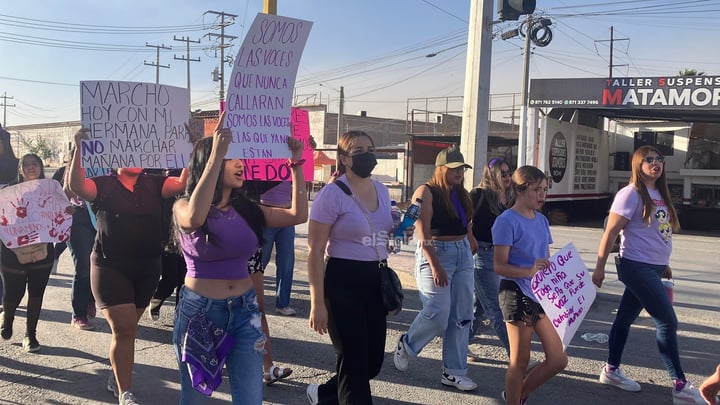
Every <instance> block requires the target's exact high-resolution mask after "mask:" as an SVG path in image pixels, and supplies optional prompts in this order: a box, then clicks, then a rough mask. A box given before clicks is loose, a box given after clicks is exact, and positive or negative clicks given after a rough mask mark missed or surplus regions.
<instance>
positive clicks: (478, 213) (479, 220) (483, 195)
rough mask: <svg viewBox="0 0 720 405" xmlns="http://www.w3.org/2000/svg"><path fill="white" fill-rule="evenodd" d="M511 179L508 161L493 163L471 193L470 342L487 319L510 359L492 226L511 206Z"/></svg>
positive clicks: (469, 354) (492, 161) (495, 160)
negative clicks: (473, 248) (473, 243)
mask: <svg viewBox="0 0 720 405" xmlns="http://www.w3.org/2000/svg"><path fill="white" fill-rule="evenodd" d="M511 177H512V170H511V169H510V165H509V164H508V163H507V162H506V161H505V160H503V159H502V158H499V157H496V158H493V159H490V162H488V164H487V166H486V167H485V168H483V174H482V179H481V180H480V184H478V186H477V187H475V188H473V189H472V190H471V191H470V200H471V202H472V205H473V207H474V208H473V220H472V233H473V236H474V237H475V240H476V241H477V243H478V250H477V253H475V255H474V256H473V259H474V260H475V314H474V318H475V319H474V320H473V324H472V327H471V328H470V340H472V338H473V336H475V334H476V333H477V331H478V329H479V328H480V324H481V323H482V322H483V321H484V320H485V317H487V318H488V319H489V320H490V325H491V326H492V328H493V329H494V330H495V334H496V335H497V337H498V339H499V340H500V343H501V344H502V346H503V347H504V348H505V351H506V352H507V354H508V356H509V355H510V344H509V343H508V336H507V329H506V328H505V322H504V321H503V315H502V312H501V311H500V303H499V302H498V289H499V286H500V279H499V278H498V275H497V274H496V273H495V266H494V264H493V260H494V259H493V256H494V249H493V238H492V226H493V224H494V223H495V219H496V218H497V217H498V215H500V214H502V212H503V211H505V210H506V209H507V206H508V204H509V203H510V184H511V180H510V178H511ZM468 357H470V358H472V359H478V360H479V358H478V357H477V355H475V354H473V353H472V351H470V350H469V349H468Z"/></svg>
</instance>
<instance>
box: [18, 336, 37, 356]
mask: <svg viewBox="0 0 720 405" xmlns="http://www.w3.org/2000/svg"><path fill="white" fill-rule="evenodd" d="M22 347H23V350H25V351H26V352H28V353H36V352H39V351H40V342H38V340H37V338H36V337H35V335H31V336H25V339H23V342H22Z"/></svg>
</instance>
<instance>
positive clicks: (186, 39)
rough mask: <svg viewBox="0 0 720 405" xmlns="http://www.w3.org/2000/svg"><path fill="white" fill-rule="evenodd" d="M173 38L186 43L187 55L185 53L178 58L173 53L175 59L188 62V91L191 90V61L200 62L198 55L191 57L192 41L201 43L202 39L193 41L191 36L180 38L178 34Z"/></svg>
mask: <svg viewBox="0 0 720 405" xmlns="http://www.w3.org/2000/svg"><path fill="white" fill-rule="evenodd" d="M173 40H174V41H180V42H185V45H186V55H185V56H180V57H179V58H178V57H177V56H175V55H173V59H175V60H184V61H186V62H187V89H188V91H189V90H190V62H200V58H199V57H197V58H191V57H190V43H191V42H192V43H195V44H199V43H200V40H199V39H198V40H197V41H193V40H191V39H190V37H187V38H185V37H182V38H178V37H176V36H173Z"/></svg>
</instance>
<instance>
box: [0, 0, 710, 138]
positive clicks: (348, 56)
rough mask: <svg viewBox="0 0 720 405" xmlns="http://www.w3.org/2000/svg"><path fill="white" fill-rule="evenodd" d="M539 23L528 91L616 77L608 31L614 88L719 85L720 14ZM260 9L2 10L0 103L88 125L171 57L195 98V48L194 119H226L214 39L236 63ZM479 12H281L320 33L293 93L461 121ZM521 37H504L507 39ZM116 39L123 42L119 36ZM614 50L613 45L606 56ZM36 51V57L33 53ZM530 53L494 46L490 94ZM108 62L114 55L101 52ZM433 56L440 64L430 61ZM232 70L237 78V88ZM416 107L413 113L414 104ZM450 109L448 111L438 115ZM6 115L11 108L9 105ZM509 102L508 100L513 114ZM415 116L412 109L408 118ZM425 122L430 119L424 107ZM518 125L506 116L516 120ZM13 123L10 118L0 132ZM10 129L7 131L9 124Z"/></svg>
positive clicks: (405, 6) (624, 7)
mask: <svg viewBox="0 0 720 405" xmlns="http://www.w3.org/2000/svg"><path fill="white" fill-rule="evenodd" d="M537 3H538V13H539V14H543V15H544V16H546V17H549V18H550V19H551V20H552V22H553V26H552V30H553V40H552V42H551V43H550V45H548V46H547V47H545V48H534V49H533V54H532V55H533V56H532V58H531V77H534V78H549V77H606V76H607V73H608V57H609V48H608V42H607V40H608V39H609V36H610V26H611V25H612V26H614V30H615V37H616V38H618V39H620V38H627V39H629V40H623V41H617V42H616V43H615V52H614V60H613V63H614V64H616V65H625V66H617V67H615V68H614V76H615V77H622V76H661V75H675V74H677V72H678V70H680V69H684V68H694V69H697V70H699V71H704V72H706V74H708V75H718V74H720V42H719V41H717V40H716V39H714V38H715V37H717V36H718V33H719V31H720V26H719V25H718V24H717V21H718V20H719V19H720V0H674V1H671V0H625V1H619V0H609V1H600V0H538V1H537ZM262 5H263V2H262V0H235V1H232V2H231V1H224V0H218V1H209V2H199V1H192V2H185V1H169V0H151V1H147V0H146V1H137V0H126V1H123V2H113V1H111V2H98V1H90V0H64V1H56V0H53V1H51V0H38V1H34V2H27V1H23V2H9V1H4V2H2V3H1V4H0V55H2V59H3V63H2V68H0V96H2V94H3V93H4V92H7V95H8V96H10V97H14V99H11V100H8V104H15V105H16V107H8V108H7V125H8V126H13V125H22V124H36V123H45V122H57V121H72V120H77V119H79V103H80V102H79V89H78V82H79V81H81V80H130V81H147V82H154V81H155V68H154V67H152V66H146V65H144V62H148V63H152V62H154V61H155V49H154V48H149V47H146V46H145V44H146V43H149V44H151V45H159V44H164V45H166V46H172V47H173V49H172V50H169V51H162V52H161V54H160V55H161V56H160V63H161V64H162V65H167V64H170V66H171V67H170V68H169V69H164V68H163V69H161V70H160V81H161V83H163V84H168V85H175V86H185V84H186V63H185V62H184V61H180V60H174V59H173V55H176V56H178V57H179V56H184V55H185V43H183V42H178V41H174V40H173V37H174V36H175V37H178V38H180V37H189V38H190V39H192V40H197V39H201V44H192V51H191V58H197V57H200V58H201V62H199V63H198V62H192V63H191V65H190V71H191V88H192V93H191V102H192V108H193V109H197V108H201V109H215V108H217V99H218V91H219V83H218V82H213V81H212V80H211V73H210V72H211V71H212V70H213V69H214V68H215V67H216V66H218V65H219V53H217V56H216V52H215V51H214V50H212V49H211V48H212V45H213V42H212V41H211V40H210V39H209V38H208V37H205V34H207V33H208V32H218V31H212V30H210V29H209V28H210V26H211V25H212V24H213V23H215V22H216V16H215V15H212V14H204V13H205V12H206V11H208V10H214V11H224V12H226V13H230V14H235V15H237V16H238V17H237V18H236V19H235V23H234V24H233V25H231V26H229V27H228V28H227V29H226V33H227V34H229V35H234V36H237V37H239V38H238V39H236V40H235V41H234V43H235V44H236V45H235V46H234V47H232V48H229V50H228V52H227V53H226V54H232V55H234V54H235V53H236V52H237V50H238V48H239V45H240V43H241V41H242V38H243V36H244V34H245V30H246V28H247V27H249V26H250V25H251V23H252V21H253V19H254V17H255V15H256V14H257V13H258V12H261V11H262ZM469 10H470V0H342V1H330V0H323V1H320V0H278V14H279V15H284V16H288V17H294V18H300V19H304V20H309V21H312V22H313V23H314V25H313V29H312V31H311V33H310V37H309V39H308V42H307V46H306V48H305V52H304V54H303V57H302V61H301V63H300V69H299V71H298V78H297V82H296V94H297V96H298V98H299V99H303V100H312V101H315V102H318V103H319V102H322V103H326V104H328V106H329V111H330V112H337V98H338V91H337V90H338V89H339V87H340V86H343V87H344V90H345V97H346V104H345V112H346V113H348V114H355V113H357V112H359V111H361V110H365V111H367V113H368V115H370V116H378V117H389V118H400V119H404V118H405V117H406V115H407V111H408V108H416V107H418V104H417V103H418V101H415V99H420V98H433V101H432V103H430V109H432V110H442V109H443V108H444V107H443V104H444V99H442V98H444V97H449V98H451V99H450V100H451V101H450V102H449V103H448V105H449V109H450V110H455V109H457V108H459V106H460V104H459V102H458V101H457V100H458V99H457V97H460V96H462V94H463V86H464V79H465V57H466V50H467V49H466V42H467V30H468V14H469ZM516 26H517V23H515V22H505V23H500V24H496V25H495V26H494V30H495V31H497V32H498V33H499V32H503V31H507V30H509V29H512V28H515V27H516ZM108 31H109V32H112V33H108ZM598 41H605V42H598ZM28 42H31V43H28ZM522 47H523V40H522V39H521V38H514V39H510V40H506V41H504V40H501V39H499V38H498V39H496V40H494V41H493V53H492V82H491V92H492V93H496V94H497V93H518V92H519V91H520V89H521V80H520V79H521V76H522V59H523V58H522ZM98 48H103V49H109V50H98ZM431 53H436V54H437V55H436V56H434V57H426V55H428V54H431ZM230 70H231V68H230V67H227V66H226V75H227V76H228V77H229V72H230ZM410 99H412V100H413V101H412V102H410V103H409V102H408V100H410ZM438 100H439V101H438ZM0 102H1V101H0ZM510 103H511V101H510V99H497V101H496V102H495V103H494V104H493V105H494V106H495V107H504V106H505V105H509V104H510ZM409 104H410V107H408V105H409ZM418 108H421V107H418ZM508 114H509V113H508ZM1 117H2V115H1V111H0V118H1ZM0 122H1V121H0Z"/></svg>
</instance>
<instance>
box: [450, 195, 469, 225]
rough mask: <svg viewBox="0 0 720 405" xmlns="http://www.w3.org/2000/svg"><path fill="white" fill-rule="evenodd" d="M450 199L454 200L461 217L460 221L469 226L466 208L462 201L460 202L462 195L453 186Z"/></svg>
mask: <svg viewBox="0 0 720 405" xmlns="http://www.w3.org/2000/svg"><path fill="white" fill-rule="evenodd" d="M450 201H452V205H453V207H455V212H457V214H458V217H460V223H461V224H462V226H463V227H466V226H467V224H468V223H467V215H466V214H465V209H464V208H463V206H462V203H461V202H460V197H459V196H458V194H457V191H455V189H454V188H453V189H452V190H451V191H450Z"/></svg>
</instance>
